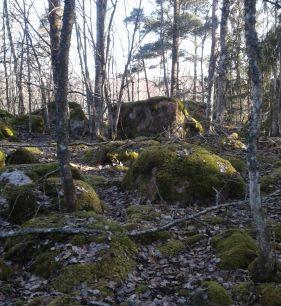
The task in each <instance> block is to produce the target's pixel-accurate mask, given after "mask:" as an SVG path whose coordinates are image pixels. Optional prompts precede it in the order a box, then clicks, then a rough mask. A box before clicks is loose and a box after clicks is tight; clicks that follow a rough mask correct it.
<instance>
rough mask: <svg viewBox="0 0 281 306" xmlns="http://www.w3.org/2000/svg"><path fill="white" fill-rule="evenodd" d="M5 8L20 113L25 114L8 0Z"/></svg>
mask: <svg viewBox="0 0 281 306" xmlns="http://www.w3.org/2000/svg"><path fill="white" fill-rule="evenodd" d="M3 10H4V18H5V20H6V29H7V34H8V38H9V43H10V48H11V54H12V57H13V63H14V74H15V78H16V85H17V90H18V104H19V113H20V114H23V113H24V98H23V87H22V82H21V73H20V71H19V70H18V58H17V55H16V51H15V46H14V42H13V37H12V33H11V26H10V17H9V10H8V4H7V0H4V3H3Z"/></svg>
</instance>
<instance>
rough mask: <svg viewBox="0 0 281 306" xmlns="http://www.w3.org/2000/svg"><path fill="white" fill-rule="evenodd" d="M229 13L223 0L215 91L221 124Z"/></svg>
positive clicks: (225, 97)
mask: <svg viewBox="0 0 281 306" xmlns="http://www.w3.org/2000/svg"><path fill="white" fill-rule="evenodd" d="M229 13H230V0H223V5H222V10H221V27H220V59H219V65H218V92H217V121H218V122H219V123H220V124H222V123H223V121H224V115H225V107H226V103H227V101H226V99H227V91H226V82H227V71H226V70H227V57H228V54H227V44H226V38H227V33H228V30H227V23H228V18H229Z"/></svg>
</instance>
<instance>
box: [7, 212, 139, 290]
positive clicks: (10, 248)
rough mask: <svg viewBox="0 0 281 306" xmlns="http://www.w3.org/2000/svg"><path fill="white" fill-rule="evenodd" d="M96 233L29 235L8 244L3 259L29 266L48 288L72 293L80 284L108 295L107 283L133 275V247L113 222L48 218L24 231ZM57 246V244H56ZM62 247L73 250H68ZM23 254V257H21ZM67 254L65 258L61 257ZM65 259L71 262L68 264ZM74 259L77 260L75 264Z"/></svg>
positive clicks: (86, 217) (84, 215)
mask: <svg viewBox="0 0 281 306" xmlns="http://www.w3.org/2000/svg"><path fill="white" fill-rule="evenodd" d="M74 217H75V218H76V220H77V219H78V220H79V222H80V223H79V224H77V225H78V226H81V227H86V228H89V229H93V230H95V231H96V232H95V234H93V235H89V236H83V235H75V236H70V235H66V234H52V235H48V236H45V237H44V235H29V236H25V237H20V238H11V239H9V240H8V241H7V244H6V248H5V256H6V258H9V259H10V260H13V261H16V262H18V261H20V262H22V261H23V260H24V261H25V262H30V263H31V265H30V270H31V271H33V273H36V274H37V275H40V276H43V277H46V278H48V279H49V280H50V281H51V285H50V286H51V287H52V288H54V289H56V290H57V291H59V292H63V293H70V294H71V293H72V292H74V291H76V289H77V288H78V286H79V285H80V284H81V283H87V286H88V287H89V288H91V289H93V288H94V289H99V290H100V291H101V294H107V293H108V290H110V289H109V288H107V287H106V285H107V284H108V282H109V281H114V282H117V283H118V282H119V281H122V280H124V279H125V278H126V277H127V275H128V274H129V273H130V272H131V271H132V269H133V267H134V265H135V261H134V256H135V254H136V252H137V247H136V245H135V244H134V243H133V242H132V241H131V240H130V239H129V238H128V237H127V236H126V234H125V233H124V231H123V229H122V228H121V227H120V226H119V225H118V224H117V223H115V222H112V221H108V220H106V219H105V218H103V217H100V216H97V215H95V214H94V213H85V212H84V213H79V214H78V213H77V214H76V215H67V214H64V215H60V214H58V215H56V214H53V215H49V216H48V217H47V216H44V217H42V218H35V219H32V220H30V221H29V222H27V223H26V224H24V225H23V227H36V228H44V227H49V228H50V227H62V226H67V225H72V224H73V219H74ZM56 242H60V243H59V244H56ZM62 243H63V244H65V245H66V244H68V245H69V244H71V245H72V246H76V248H75V247H73V248H71V249H69V248H67V246H66V247H63V245H62ZM23 254H24V256H22V255H23ZM65 254H68V255H69V256H68V257H65V256H64V255H65ZM67 258H72V260H69V261H67ZM75 258H77V260H75Z"/></svg>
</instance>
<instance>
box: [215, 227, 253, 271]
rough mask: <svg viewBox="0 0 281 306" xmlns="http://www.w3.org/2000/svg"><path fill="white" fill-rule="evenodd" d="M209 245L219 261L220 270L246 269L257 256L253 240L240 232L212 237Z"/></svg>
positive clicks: (233, 231)
mask: <svg viewBox="0 0 281 306" xmlns="http://www.w3.org/2000/svg"><path fill="white" fill-rule="evenodd" d="M211 243H212V246H213V248H214V249H215V250H216V252H217V253H218V255H219V257H220V259H221V262H220V264H219V265H220V267H221V268H222V269H226V270H232V269H247V268H248V266H249V264H250V263H251V262H253V261H254V260H255V259H256V257H257V255H258V248H257V244H256V242H255V240H254V239H253V238H252V237H251V236H249V235H248V234H247V233H246V232H245V231H242V230H236V229H234V230H228V231H226V232H224V233H222V234H219V235H217V236H215V237H213V238H212V241H211Z"/></svg>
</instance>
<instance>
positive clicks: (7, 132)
mask: <svg viewBox="0 0 281 306" xmlns="http://www.w3.org/2000/svg"><path fill="white" fill-rule="evenodd" d="M13 136H15V132H14V130H13V129H12V127H11V126H9V125H8V124H6V123H5V122H3V121H0V140H3V139H9V138H11V137H13Z"/></svg>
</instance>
